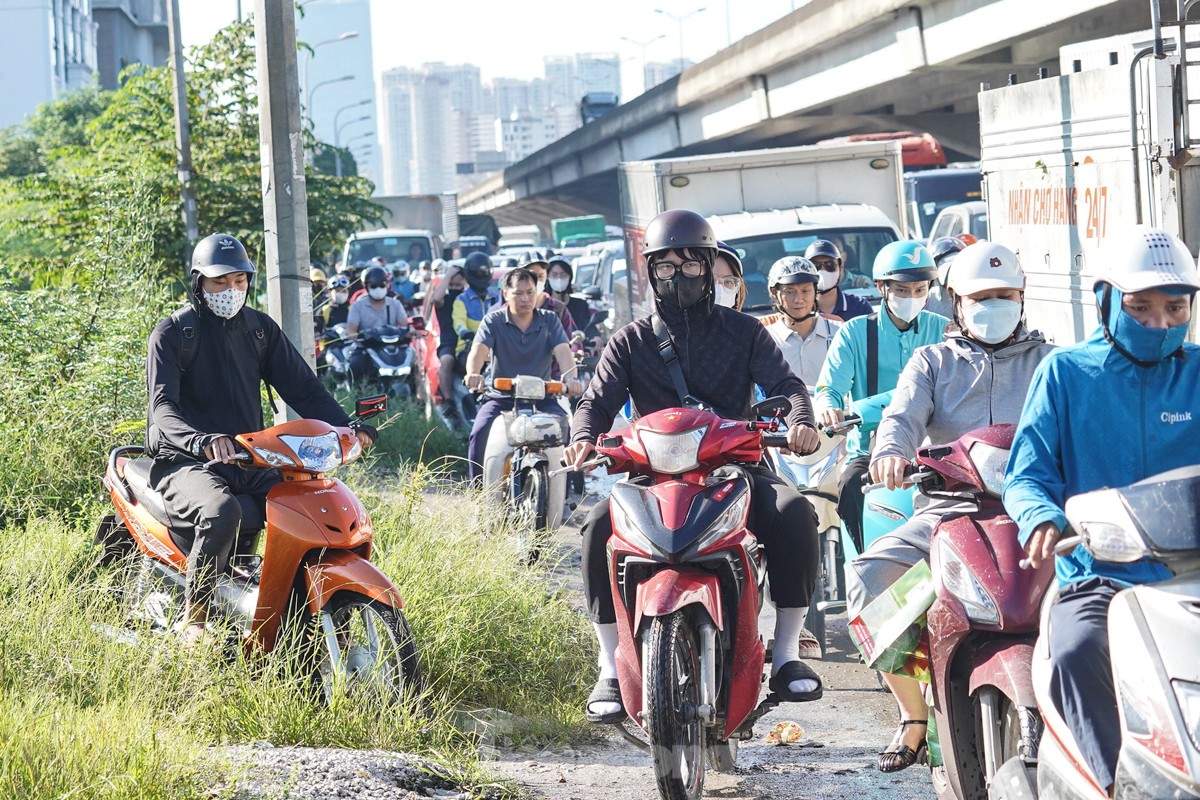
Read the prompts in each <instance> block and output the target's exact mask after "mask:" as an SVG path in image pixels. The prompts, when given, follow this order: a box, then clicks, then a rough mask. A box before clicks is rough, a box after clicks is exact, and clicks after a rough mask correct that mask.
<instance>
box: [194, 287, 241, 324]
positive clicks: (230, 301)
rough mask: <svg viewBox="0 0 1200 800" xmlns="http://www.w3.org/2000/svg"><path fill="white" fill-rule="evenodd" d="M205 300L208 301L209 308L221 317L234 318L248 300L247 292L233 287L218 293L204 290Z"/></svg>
mask: <svg viewBox="0 0 1200 800" xmlns="http://www.w3.org/2000/svg"><path fill="white" fill-rule="evenodd" d="M204 302H205V303H208V308H209V310H210V311H212V312H213V313H214V314H216V315H217V316H218V317H220V318H221V319H232V318H233V316H234V315H235V314H237V313H238V312H239V311H241V310H242V306H243V305H244V304H245V302H246V293H245V292H243V291H240V290H238V289H233V288H229V289H226V290H225V291H223V292H217V293H216V294H213V293H212V292H204Z"/></svg>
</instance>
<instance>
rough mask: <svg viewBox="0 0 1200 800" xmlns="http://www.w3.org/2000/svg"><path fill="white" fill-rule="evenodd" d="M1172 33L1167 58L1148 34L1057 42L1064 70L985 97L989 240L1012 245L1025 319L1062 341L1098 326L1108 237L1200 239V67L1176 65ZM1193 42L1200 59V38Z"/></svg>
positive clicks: (1192, 243)
mask: <svg viewBox="0 0 1200 800" xmlns="http://www.w3.org/2000/svg"><path fill="white" fill-rule="evenodd" d="M1147 16H1149V15H1147ZM1177 30H1178V28H1176V27H1174V26H1168V27H1167V28H1165V29H1164V33H1166V34H1167V37H1166V41H1164V42H1163V43H1162V44H1163V46H1162V57H1160V58H1156V57H1155V45H1154V41H1155V38H1156V37H1155V33H1154V32H1153V31H1151V32H1147V33H1143V34H1134V35H1129V36H1123V37H1114V38H1112V39H1108V40H1099V41H1097V42H1085V43H1082V44H1078V45H1072V46H1070V47H1065V48H1063V50H1062V51H1061V61H1062V65H1063V71H1064V73H1066V74H1063V75H1061V76H1059V77H1054V78H1045V79H1042V80H1037V81H1033V82H1030V83H1025V84H1017V85H1014V86H1003V87H1000V88H996V89H990V90H985V91H982V92H980V94H979V128H980V145H981V159H980V162H981V168H982V171H983V175H984V195H985V198H986V202H987V206H988V224H989V226H990V234H991V238H992V240H993V241H996V242H998V243H1000V244H1003V245H1005V246H1007V247H1009V248H1011V249H1013V250H1014V251H1015V252H1016V253H1017V255H1018V257H1019V258H1020V260H1021V264H1022V266H1023V267H1024V269H1025V273H1026V275H1027V289H1026V292H1025V304H1026V317H1027V319H1028V321H1029V324H1030V326H1031V327H1033V328H1036V329H1039V330H1041V331H1042V332H1043V333H1044V334H1046V336H1047V338H1048V339H1049V340H1050V341H1053V342H1055V343H1057V344H1071V343H1074V342H1078V341H1081V340H1082V339H1085V338H1086V337H1087V336H1088V335H1089V334H1090V333H1091V332H1092V330H1094V329H1095V326H1096V324H1097V320H1096V304H1095V298H1094V295H1093V294H1092V284H1093V282H1094V280H1095V277H1096V274H1097V272H1098V271H1099V270H1100V269H1102V261H1101V259H1102V258H1103V248H1104V245H1105V243H1106V242H1108V241H1109V239H1110V238H1111V237H1112V236H1114V235H1118V234H1120V233H1121V232H1123V231H1125V230H1128V228H1129V227H1130V226H1132V225H1135V224H1138V223H1143V224H1150V225H1156V226H1158V227H1161V228H1165V229H1167V230H1169V231H1171V232H1172V233H1174V234H1176V235H1178V236H1180V237H1181V238H1183V240H1184V241H1185V242H1187V244H1188V247H1189V249H1190V250H1191V251H1192V252H1193V253H1195V252H1196V249H1197V245H1198V244H1200V172H1197V169H1196V164H1197V162H1194V161H1192V151H1193V150H1194V149H1195V148H1196V147H1197V146H1198V145H1200V119H1196V118H1195V117H1196V114H1195V112H1194V111H1190V109H1193V108H1194V107H1195V106H1194V105H1189V104H1188V102H1187V94H1186V92H1187V88H1188V85H1189V84H1190V85H1192V86H1197V87H1200V73H1198V72H1197V70H1196V68H1195V67H1192V68H1190V69H1189V70H1188V72H1189V73H1191V74H1190V75H1184V74H1183V72H1182V71H1181V69H1180V59H1179V56H1178V54H1177V53H1176V52H1175V45H1174V41H1173V36H1171V34H1172V33H1173V32H1175V31H1177ZM1195 36H1196V34H1195V33H1193V34H1191V35H1190V37H1189V38H1194V37H1195ZM1187 50H1188V52H1189V57H1188V60H1189V61H1191V62H1193V63H1195V62H1197V59H1198V55H1200V45H1198V44H1197V43H1196V42H1192V43H1190V44H1189V47H1188V48H1187ZM1098 63H1099V64H1100V66H1095V65H1096V64H1098ZM1089 66H1090V67H1092V68H1086V67H1089ZM1073 70H1078V71H1073ZM1189 79H1190V80H1189Z"/></svg>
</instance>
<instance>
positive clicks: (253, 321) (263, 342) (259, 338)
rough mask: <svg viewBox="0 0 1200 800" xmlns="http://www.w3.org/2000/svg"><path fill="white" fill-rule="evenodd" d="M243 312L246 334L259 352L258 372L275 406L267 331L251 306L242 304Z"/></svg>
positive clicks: (269, 399) (268, 396)
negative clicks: (269, 369)
mask: <svg viewBox="0 0 1200 800" xmlns="http://www.w3.org/2000/svg"><path fill="white" fill-rule="evenodd" d="M241 313H242V315H243V316H244V318H245V320H246V334H247V335H248V336H249V337H250V341H251V343H252V344H253V345H254V350H255V352H256V353H258V374H259V375H260V376H262V382H263V384H265V385H266V387H267V402H269V403H270V404H271V408H275V407H276V400H275V392H274V391H273V390H272V389H271V382H270V381H268V380H267V332H266V330H265V329H264V328H263V326H262V320H260V319H259V318H258V317H257V316H256V315H255V314H254V313H252V309H251V308H250V307H249V306H242V310H241Z"/></svg>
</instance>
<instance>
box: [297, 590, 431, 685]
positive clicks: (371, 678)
mask: <svg viewBox="0 0 1200 800" xmlns="http://www.w3.org/2000/svg"><path fill="white" fill-rule="evenodd" d="M318 621H319V623H320V627H319V629H318V631H317V636H318V637H319V639H320V645H319V652H320V654H321V657H320V661H319V662H318V665H317V677H318V679H319V681H320V684H321V688H322V690H323V694H324V696H325V699H326V701H329V700H331V699H332V698H333V696H334V695H335V693H337V692H338V691H340V690H345V691H349V692H362V693H365V694H367V695H369V696H371V697H374V698H376V699H378V700H379V701H381V702H383V703H385V704H392V703H397V702H400V701H402V700H404V699H405V698H406V697H411V696H413V695H416V694H418V693H420V691H421V688H422V678H421V666H420V662H419V660H418V658H417V646H416V642H415V641H414V639H413V635H412V630H411V629H410V628H409V627H408V620H407V619H405V618H404V612H403V611H401V610H400V609H398V608H392V607H391V606H389V605H386V604H384V603H381V602H379V601H378V600H372V599H370V598H368V597H365V596H363V595H361V594H357V593H355V592H338V593H337V594H336V595H334V596H333V599H332V600H330V601H329V603H327V604H326V606H325V607H324V608H322V609H321V613H320V617H319V620H318Z"/></svg>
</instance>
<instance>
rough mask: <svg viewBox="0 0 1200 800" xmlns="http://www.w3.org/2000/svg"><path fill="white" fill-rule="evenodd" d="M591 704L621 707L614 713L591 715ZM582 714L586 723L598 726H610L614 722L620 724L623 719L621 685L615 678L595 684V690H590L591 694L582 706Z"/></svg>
mask: <svg viewBox="0 0 1200 800" xmlns="http://www.w3.org/2000/svg"><path fill="white" fill-rule="evenodd" d="M592 703H616V704H617V705H619V706H621V708H620V710H619V711H614V712H612V713H610V714H593V713H592V711H591V708H592ZM583 711H584V714H585V715H586V716H587V721H588V722H594V723H596V724H598V725H612V724H613V723H616V722H621V721H623V720H624V719H625V705H624V703H622V701H621V684H620V683H618V682H617V679H616V678H605V679H604V680H601V681H597V682H596V688H594V689H592V693H591V694H589V695H588V699H587V702H586V703H584V705H583Z"/></svg>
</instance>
